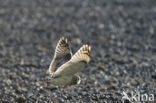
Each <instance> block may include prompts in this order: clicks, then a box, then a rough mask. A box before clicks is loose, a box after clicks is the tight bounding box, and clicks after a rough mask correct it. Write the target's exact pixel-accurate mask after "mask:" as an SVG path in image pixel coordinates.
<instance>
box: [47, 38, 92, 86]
mask: <svg viewBox="0 0 156 103" xmlns="http://www.w3.org/2000/svg"><path fill="white" fill-rule="evenodd" d="M90 56H91V47H90V46H88V45H83V46H82V47H81V48H80V49H79V50H78V51H77V52H76V53H75V54H74V55H72V52H71V50H70V46H69V44H68V40H67V39H66V38H64V37H62V38H61V39H60V40H59V42H58V43H57V46H56V49H55V54H54V57H53V60H52V62H51V64H50V66H49V70H48V72H49V74H50V75H51V77H52V81H51V82H52V84H54V85H73V84H79V83H80V77H79V75H77V73H78V72H80V71H81V70H82V69H83V68H84V67H85V65H87V64H88V62H89V61H90ZM65 58H67V59H68V61H67V62H65V63H64V64H63V65H61V66H60V67H58V65H59V64H60V62H61V61H62V60H63V59H65Z"/></svg>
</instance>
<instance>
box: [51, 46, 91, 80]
mask: <svg viewBox="0 0 156 103" xmlns="http://www.w3.org/2000/svg"><path fill="white" fill-rule="evenodd" d="M90 56H91V47H90V46H88V45H83V46H82V47H81V48H80V49H79V50H78V51H77V52H76V53H75V54H74V55H73V56H72V58H71V59H70V60H69V61H68V62H66V63H65V64H63V65H62V66H60V67H59V68H58V69H57V70H56V71H55V73H54V78H57V77H61V76H68V75H74V74H75V73H77V72H80V71H81V70H82V69H83V68H84V67H85V65H86V64H87V63H88V62H89V61H90Z"/></svg>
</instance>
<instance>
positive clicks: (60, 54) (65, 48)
mask: <svg viewBox="0 0 156 103" xmlns="http://www.w3.org/2000/svg"><path fill="white" fill-rule="evenodd" d="M71 57H72V52H71V50H70V46H69V44H68V40H67V39H66V38H64V37H62V38H60V40H59V41H58V43H57V46H56V49H55V54H54V57H53V59H52V61H51V64H50V66H49V73H50V74H53V73H54V72H55V71H56V69H57V66H58V65H59V63H60V61H61V60H62V59H65V58H67V59H70V58H71Z"/></svg>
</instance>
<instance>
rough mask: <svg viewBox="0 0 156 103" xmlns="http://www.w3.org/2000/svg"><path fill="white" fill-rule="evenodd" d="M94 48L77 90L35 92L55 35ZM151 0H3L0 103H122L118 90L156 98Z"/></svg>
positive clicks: (154, 4) (155, 9) (155, 19)
mask: <svg viewBox="0 0 156 103" xmlns="http://www.w3.org/2000/svg"><path fill="white" fill-rule="evenodd" d="M62 36H64V37H68V38H69V40H70V43H71V47H72V50H73V52H75V51H76V50H77V49H78V48H80V46H82V45H83V44H85V43H86V44H89V45H91V46H92V60H91V62H90V64H89V66H87V68H85V69H84V70H83V74H82V76H81V78H82V81H81V84H80V85H75V86H71V87H67V88H55V87H51V88H44V89H43V88H40V87H41V86H43V85H46V82H45V81H44V79H45V78H48V75H46V71H47V69H48V66H49V64H50V62H51V59H52V57H53V53H54V49H55V46H56V43H57V41H58V40H59V38H60V37H62ZM155 82H156V1H155V0H55V1H54V0H1V1H0V101H1V102H2V103H14V102H17V103H23V102H26V103H34V102H37V103H50V102H66V103H70V102H73V103H75V102H77V103H82V102H88V103H89V102H97V103H100V102H101V103H103V102H107V103H117V102H118V103H121V97H122V91H123V90H124V91H127V92H128V93H130V92H131V91H134V90H138V91H139V92H141V93H147V94H151V93H153V94H155V96H156V83H155Z"/></svg>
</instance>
